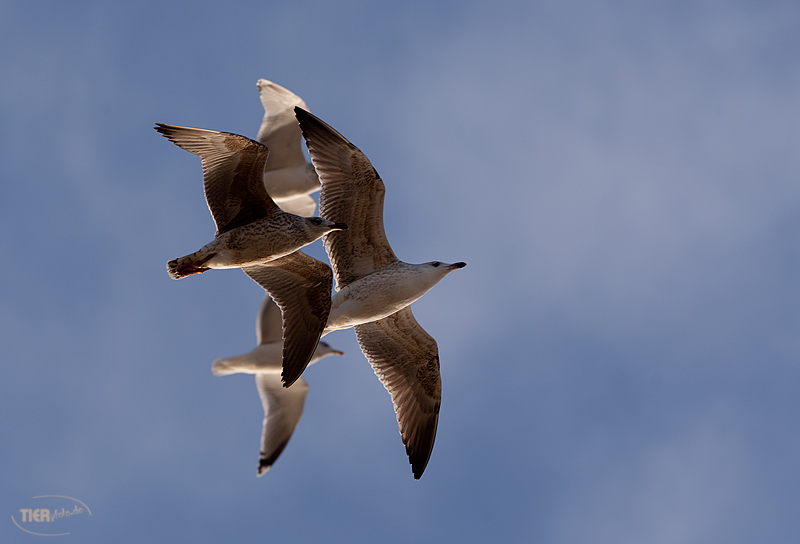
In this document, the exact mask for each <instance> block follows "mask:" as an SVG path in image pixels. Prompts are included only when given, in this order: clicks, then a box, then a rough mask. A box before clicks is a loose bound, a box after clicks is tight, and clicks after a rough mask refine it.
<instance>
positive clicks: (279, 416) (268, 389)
mask: <svg viewBox="0 0 800 544" xmlns="http://www.w3.org/2000/svg"><path fill="white" fill-rule="evenodd" d="M256 387H257V388H258V396H259V397H261V405H262V406H263V407H264V424H263V427H262V430H261V452H260V454H259V457H258V471H257V472H256V474H258V475H259V476H263V475H264V473H265V472H267V471H268V470H269V469H270V467H271V466H272V464H273V463H274V462H275V461H276V460H277V459H278V456H280V454H281V453H282V452H283V449H284V448H285V447H286V444H288V443H289V439H290V438H291V437H292V433H294V429H295V427H297V423H298V422H299V421H300V416H302V415H303V405H304V404H305V402H306V395H307V394H308V383H306V381H305V380H304V379H303V378H300V379H298V380H297V382H296V383H295V384H294V385H293V386H291V387H289V388H286V387H282V386H281V379H280V377H279V376H278V374H277V373H275V374H273V373H270V372H266V373H259V374H256Z"/></svg>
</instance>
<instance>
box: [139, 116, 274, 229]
mask: <svg viewBox="0 0 800 544" xmlns="http://www.w3.org/2000/svg"><path fill="white" fill-rule="evenodd" d="M155 129H156V130H157V131H158V132H160V133H161V134H163V135H164V136H165V137H166V138H167V139H169V141H171V142H172V143H174V144H175V145H177V146H178V147H180V148H181V149H185V150H186V151H188V152H190V153H194V154H195V155H197V156H199V157H200V159H201V161H202V164H203V188H204V189H205V194H206V203H207V204H208V208H209V209H210V210H211V215H212V216H213V217H214V223H216V225H217V235H219V234H221V233H223V232H225V231H228V230H231V229H234V228H236V227H239V226H242V225H246V224H247V223H251V222H252V221H256V220H258V219H261V218H263V217H266V216H268V215H270V214H272V213H274V212H275V211H278V210H279V208H278V206H276V205H275V202H273V201H272V198H270V196H269V194H267V190H266V189H265V188H264V182H263V176H264V165H265V164H266V162H267V156H268V155H269V150H268V149H267V148H266V147H264V146H263V145H261V144H260V143H258V142H255V141H253V140H251V139H249V138H245V137H244V136H239V135H238V134H231V133H230V132H219V131H216V130H206V129H202V128H192V127H179V126H175V125H165V124H163V123H156V126H155Z"/></svg>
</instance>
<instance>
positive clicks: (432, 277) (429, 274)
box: [414, 261, 467, 289]
mask: <svg viewBox="0 0 800 544" xmlns="http://www.w3.org/2000/svg"><path fill="white" fill-rule="evenodd" d="M465 266H467V263H465V262H458V263H452V264H448V263H443V262H441V261H431V262H429V263H422V264H418V265H414V267H415V268H416V270H417V272H418V273H419V274H420V276H421V277H420V278H419V279H420V280H421V281H423V282H428V283H430V287H433V286H434V285H436V284H437V283H439V282H440V281H441V280H442V278H444V277H445V276H446V275H448V274H449V273H450V272H452V271H453V270H458V269H459V268H464V267H465ZM430 287H428V289H430Z"/></svg>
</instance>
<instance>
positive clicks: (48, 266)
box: [0, 0, 800, 544]
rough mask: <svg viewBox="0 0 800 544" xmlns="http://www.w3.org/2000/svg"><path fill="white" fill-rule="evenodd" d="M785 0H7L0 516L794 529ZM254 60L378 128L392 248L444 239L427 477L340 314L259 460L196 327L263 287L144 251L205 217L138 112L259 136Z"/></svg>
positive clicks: (425, 533)
mask: <svg viewBox="0 0 800 544" xmlns="http://www.w3.org/2000/svg"><path fill="white" fill-rule="evenodd" d="M799 25H800V6H798V4H797V3H795V2H714V1H708V2H573V1H566V2H549V3H543V2H458V3H454V2H439V3H433V4H431V3H429V2H403V3H394V4H389V3H380V4H379V3H373V2H364V1H362V2H335V3H334V2H322V1H319V2H308V1H297V0H294V1H292V2H275V3H269V2H245V1H240V2H235V1H234V2H227V3H204V2H191V3H190V2H175V3H166V2H148V1H143V2H135V3H134V2H127V3H125V2H123V3H121V2H73V3H69V4H67V3H60V2H35V1H34V2H13V1H12V2H0V50H2V51H3V52H4V54H3V55H0V73H2V75H3V77H2V83H0V176H1V178H2V180H1V181H0V228H2V232H3V233H4V235H3V236H2V237H0V250H1V251H2V255H3V256H4V261H5V262H4V265H3V267H2V270H3V272H2V274H3V276H2V277H3V281H2V282H0V297H2V298H0V300H2V304H0V357H1V358H2V361H3V365H4V366H3V368H4V371H5V374H4V378H3V379H2V380H0V422H1V424H2V427H0V430H2V436H3V447H2V448H0V466H2V467H3V469H2V471H0V489H2V492H0V507H1V508H0V512H3V513H5V516H6V520H7V521H6V522H0V535H2V536H0V540H2V541H3V542H28V541H31V542H33V541H36V540H38V539H41V538H42V537H37V536H33V535H28V534H25V533H23V532H22V531H20V530H19V529H18V528H17V527H15V526H14V525H13V523H12V522H11V520H10V519H9V518H10V517H11V516H12V515H15V514H16V515H17V516H18V515H19V514H18V513H19V510H20V509H21V508H31V507H35V505H36V503H35V502H33V501H32V497H35V496H39V495H65V496H69V497H74V498H76V499H79V500H81V501H83V502H84V503H86V505H88V506H89V507H90V508H91V510H92V515H91V517H88V516H86V517H84V518H82V519H79V518H75V519H74V520H70V521H69V523H72V524H73V526H72V530H73V534H71V535H70V536H66V537H60V538H65V539H72V540H73V541H75V542H109V541H114V542H144V541H153V542H160V541H195V542H220V541H223V540H227V541H231V539H233V541H241V542H252V541H269V542H284V541H325V542H355V541H367V542H376V541H380V542H408V541H421V542H437V541H444V542H487V541H490V540H491V541H495V540H497V539H501V540H503V541H507V542H543V543H553V544H557V543H568V542H569V543H572V542H592V543H615V544H616V543H628V542H629V543H641V542H648V543H657V544H660V543H683V542H703V543H708V542H720V543H726V544H730V543H737V542H742V543H745V542H747V543H749V542H756V541H757V542H796V541H797V540H798V539H800V522H798V521H797V519H798V518H797V505H798V504H800V471H798V469H797V459H798V458H800V432H798V425H797V423H798V419H799V418H800V400H798V398H799V397H798V394H797V391H798V387H800V364H798V360H799V359H800V335H799V334H798V333H800V311H799V310H798V308H800V305H799V303H800V280H798V278H800V274H799V272H800V258H799V257H798V246H797V240H798V237H799V235H800V153H798V147H800V98H799V97H800V61H798V59H799V58H800V35H798V33H797V28H798V26H799ZM259 78H267V79H270V80H273V81H275V82H277V83H280V84H281V85H284V86H286V87H287V88H289V89H291V90H292V91H294V92H295V93H297V94H298V95H300V96H301V97H303V98H304V99H305V100H306V102H307V103H308V105H309V107H310V108H311V110H312V111H313V112H314V113H315V114H317V115H318V116H320V117H321V118H322V119H324V120H325V121H327V122H328V123H330V124H331V125H333V126H334V127H335V128H337V130H339V131H340V132H341V133H343V134H344V135H345V136H346V137H347V138H349V139H350V140H351V141H352V142H353V143H355V144H356V145H357V146H359V147H360V148H361V149H362V151H364V152H365V153H366V154H367V156H368V157H369V158H370V159H371V161H372V163H373V164H374V165H375V167H376V168H377V170H378V171H379V172H380V173H381V176H382V177H383V179H384V181H385V183H386V186H387V196H386V208H385V225H386V232H387V235H388V237H389V240H390V241H391V243H392V245H393V247H394V249H395V252H396V253H397V255H398V256H399V257H400V258H401V259H403V260H405V261H408V262H425V261H430V260H442V261H445V262H455V261H461V260H463V261H466V262H467V263H468V267H467V268H465V269H463V270H460V271H458V272H457V273H455V274H452V275H450V276H448V277H447V278H446V279H445V280H444V281H442V283H440V284H439V285H438V286H436V287H435V288H434V289H433V290H432V291H431V292H430V293H428V294H427V295H426V296H425V297H424V298H423V299H421V300H420V301H418V302H417V303H415V304H414V305H413V309H414V312H415V315H416V316H417V319H418V321H419V322H420V323H421V324H422V325H423V326H424V327H425V328H426V329H427V330H428V331H429V332H430V333H431V334H432V335H433V336H434V337H435V338H436V339H437V341H438V343H439V350H440V356H441V362H442V378H443V401H442V408H441V417H440V423H439V432H438V435H437V440H436V445H435V448H434V450H433V455H432V457H431V461H430V463H429V465H428V467H427V469H426V471H425V474H424V476H423V477H422V479H421V480H420V481H414V479H413V477H412V474H411V471H410V467H409V466H408V462H407V458H406V456H405V452H404V450H403V447H402V444H401V441H400V436H399V434H398V432H397V427H396V422H395V419H394V414H393V411H392V406H391V402H390V400H389V396H388V394H387V393H386V391H385V390H384V389H383V387H382V386H381V385H380V383H379V382H378V380H377V379H376V378H375V376H374V375H373V373H372V371H371V369H370V367H369V365H368V364H367V362H366V360H365V359H364V357H363V355H362V354H361V353H360V350H359V349H358V345H357V343H356V341H355V335H354V334H353V333H352V331H344V332H338V333H335V334H332V335H330V336H329V337H328V338H327V339H328V340H329V342H330V343H331V345H333V346H334V347H336V348H338V349H341V350H343V351H345V352H346V354H347V355H346V356H345V357H342V358H338V357H337V358H329V359H326V360H325V361H323V362H322V363H320V364H318V365H315V366H313V367H312V368H310V369H309V370H308V371H307V372H306V373H305V377H306V379H307V380H308V382H309V385H310V391H309V396H308V400H307V403H306V408H305V413H304V415H303V419H302V420H301V422H300V425H299V426H298V429H297V431H296V433H295V435H294V437H293V438H292V441H291V442H290V444H289V446H288V447H287V449H286V450H285V452H284V454H283V455H282V457H281V458H280V459H279V461H278V462H277V463H276V464H275V466H274V467H273V469H272V470H271V471H270V472H269V473H268V474H267V475H265V476H264V477H263V478H256V476H255V472H256V464H257V459H258V446H259V436H260V428H261V418H262V412H261V406H260V402H259V399H258V395H257V393H256V390H255V386H254V384H253V379H252V377H251V376H228V377H222V378H218V377H214V376H212V374H211V361H212V360H213V359H215V358H218V357H224V356H230V355H236V354H239V353H244V352H246V351H248V350H250V349H251V348H252V347H253V346H254V344H255V334H254V327H255V314H256V312H257V310H258V307H259V304H260V299H261V293H262V291H261V290H260V288H259V287H258V286H257V285H256V284H255V283H253V282H252V281H250V280H249V279H248V278H246V277H245V275H244V274H242V273H241V272H239V271H213V272H211V273H208V274H203V275H202V276H197V277H192V278H188V279H185V280H182V281H180V282H176V281H173V280H171V279H170V278H169V277H168V276H167V274H166V271H165V263H166V261H167V260H169V259H171V258H174V257H176V256H179V255H183V254H185V253H189V252H191V251H194V250H195V249H197V248H198V247H200V246H201V245H202V244H204V243H206V242H207V241H209V240H210V239H211V237H212V235H213V231H214V226H213V221H212V219H211V216H210V214H209V212H208V210H207V208H206V206H205V202H204V200H203V194H202V185H201V171H200V164H199V161H198V160H197V159H196V157H193V156H192V155H190V154H188V153H185V152H182V151H180V150H179V149H176V148H175V147H174V146H172V145H170V144H169V143H168V142H166V141H164V139H163V138H161V137H160V136H159V135H158V134H157V133H156V132H155V131H154V130H153V129H152V126H153V123H154V122H156V121H158V122H164V123H173V124H183V125H190V126H198V127H204V128H213V129H217V130H225V131H230V132H236V133H240V134H244V135H247V136H250V137H254V136H255V134H256V132H257V130H258V127H259V124H260V122H261V116H262V114H263V110H262V109H261V104H260V102H259V99H258V94H257V89H256V80H258V79H259ZM311 253H312V254H314V255H315V256H317V257H323V255H324V252H323V250H322V248H321V245H319V244H316V245H315V246H313V248H312V249H311ZM58 523H61V522H58ZM66 523H68V522H67V521H64V524H65V525H64V526H66ZM53 525H54V526H55V525H56V524H55V523H54V524H53Z"/></svg>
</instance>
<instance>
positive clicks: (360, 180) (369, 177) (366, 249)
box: [294, 108, 398, 290]
mask: <svg viewBox="0 0 800 544" xmlns="http://www.w3.org/2000/svg"><path fill="white" fill-rule="evenodd" d="M294 111H295V115H296V116H297V120H298V121H299V122H300V128H301V129H302V131H303V136H304V137H305V139H306V145H307V146H308V152H309V154H310V155H311V161H312V162H313V163H314V167H315V168H316V169H317V174H318V175H319V179H320V182H321V184H322V192H321V193H320V197H319V202H320V207H319V210H320V216H321V217H324V218H325V219H328V220H329V221H335V222H337V223H345V224H346V225H347V227H348V228H347V230H342V231H337V232H335V233H330V234H326V235H325V236H324V237H323V241H324V243H325V249H326V250H327V252H328V256H329V257H330V260H331V264H332V265H333V272H334V274H335V275H336V289H337V290H339V289H341V288H342V287H344V286H345V285H347V284H348V283H350V282H352V281H354V280H356V279H358V278H361V277H363V276H366V275H367V274H369V273H371V272H374V271H375V270H378V269H380V268H383V267H384V266H386V265H388V264H391V263H393V262H395V261H397V260H398V259H397V257H396V256H395V254H394V252H393V251H392V247H391V246H390V245H389V241H388V240H387V239H386V233H385V232H384V230H383V197H384V193H385V192H386V189H385V187H384V185H383V181H381V178H380V176H378V173H377V172H376V171H375V169H374V168H373V167H372V164H370V162H369V159H367V157H366V156H365V155H364V154H363V153H362V152H361V151H360V150H359V149H358V148H357V147H356V146H354V145H353V144H351V143H350V142H348V141H347V139H345V138H344V136H342V135H341V134H339V133H338V132H336V131H335V130H334V129H332V128H331V127H330V126H329V125H327V124H326V123H324V122H323V121H321V120H320V119H318V118H317V117H315V116H313V115H312V114H310V113H308V112H307V111H305V110H303V109H301V108H295V109H294Z"/></svg>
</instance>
